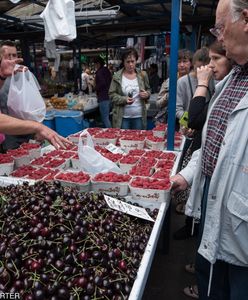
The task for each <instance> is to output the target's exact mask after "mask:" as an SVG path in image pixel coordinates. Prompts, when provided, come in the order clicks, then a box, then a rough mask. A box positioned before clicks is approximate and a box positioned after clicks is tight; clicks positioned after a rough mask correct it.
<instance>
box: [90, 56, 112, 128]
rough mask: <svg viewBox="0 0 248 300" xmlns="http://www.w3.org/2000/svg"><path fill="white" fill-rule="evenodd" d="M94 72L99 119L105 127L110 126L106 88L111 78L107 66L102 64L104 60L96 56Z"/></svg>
mask: <svg viewBox="0 0 248 300" xmlns="http://www.w3.org/2000/svg"><path fill="white" fill-rule="evenodd" d="M94 64H95V69H96V74H95V90H96V96H97V101H98V105H99V110H100V114H101V119H102V122H103V125H104V127H105V128H110V127H111V123H110V120H109V112H110V99H109V94H108V90H109V87H110V83H111V80H112V76H111V73H110V71H109V69H108V68H107V67H105V66H104V60H103V59H102V58H101V57H100V56H98V57H97V58H95V60H94Z"/></svg>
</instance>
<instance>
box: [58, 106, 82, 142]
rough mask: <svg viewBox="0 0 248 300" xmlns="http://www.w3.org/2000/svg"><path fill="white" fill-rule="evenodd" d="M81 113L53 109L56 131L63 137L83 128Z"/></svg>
mask: <svg viewBox="0 0 248 300" xmlns="http://www.w3.org/2000/svg"><path fill="white" fill-rule="evenodd" d="M82 120H83V113H82V112H81V111H75V110H58V111H55V128H56V132H57V133H58V134H60V135H62V136H64V137H67V136H68V135H70V134H73V133H76V132H78V131H80V130H82V129H83V122H82Z"/></svg>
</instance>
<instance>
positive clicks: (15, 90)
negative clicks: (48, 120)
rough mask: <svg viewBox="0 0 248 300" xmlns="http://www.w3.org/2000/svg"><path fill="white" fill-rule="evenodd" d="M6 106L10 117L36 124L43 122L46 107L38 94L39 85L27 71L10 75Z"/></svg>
mask: <svg viewBox="0 0 248 300" xmlns="http://www.w3.org/2000/svg"><path fill="white" fill-rule="evenodd" d="M16 68H18V66H16ZM16 68H15V69H16ZM7 106H8V111H9V115H10V116H13V117H16V118H18V119H23V120H33V121H37V122H42V121H43V120H44V118H45V115H46V105H45V102H44V100H43V98H42V96H41V94H40V91H39V84H38V82H37V80H36V78H35V77H34V75H33V74H32V73H31V72H30V71H29V70H27V71H24V70H23V71H22V72H17V73H16V74H14V73H13V74H12V77H11V80H10V87H9V94H8V101H7Z"/></svg>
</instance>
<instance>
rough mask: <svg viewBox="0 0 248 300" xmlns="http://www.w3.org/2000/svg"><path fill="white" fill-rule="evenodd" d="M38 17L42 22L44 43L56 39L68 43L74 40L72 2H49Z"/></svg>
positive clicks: (74, 26)
mask: <svg viewBox="0 0 248 300" xmlns="http://www.w3.org/2000/svg"><path fill="white" fill-rule="evenodd" d="M40 17H41V18H42V19H43V20H44V26H45V40H46V41H48V42H50V41H52V40H56V39H57V40H63V41H68V42H69V41H72V40H73V39H75V38H76V36H77V31H76V19H75V2H74V1H73V0H49V1H48V3H47V5H46V7H45V9H44V11H43V12H42V13H41V14H40Z"/></svg>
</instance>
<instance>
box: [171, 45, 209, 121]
mask: <svg viewBox="0 0 248 300" xmlns="http://www.w3.org/2000/svg"><path fill="white" fill-rule="evenodd" d="M208 63H209V55H208V48H207V47H202V48H200V49H198V50H196V52H195V53H194V55H193V59H192V66H193V69H192V70H191V71H190V72H189V73H186V75H183V76H181V77H180V78H179V79H178V81H177V102H176V117H177V119H178V120H180V119H181V118H182V116H183V114H184V112H185V111H187V110H188V107H189V103H190V100H191V99H192V98H193V95H194V92H195V89H196V86H197V76H196V69H197V68H198V67H200V66H203V65H206V64H208ZM184 70H185V68H184ZM212 88H213V86H212Z"/></svg>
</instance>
